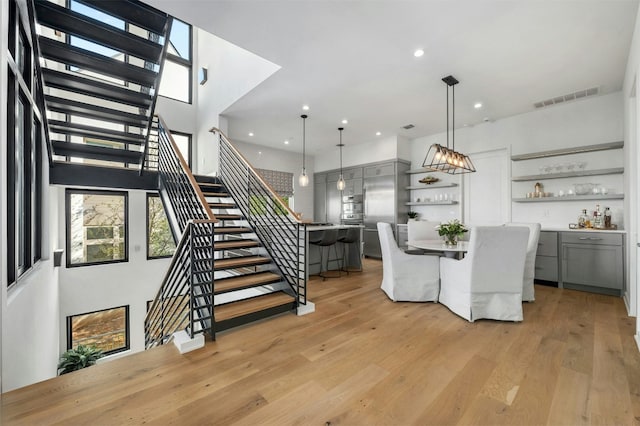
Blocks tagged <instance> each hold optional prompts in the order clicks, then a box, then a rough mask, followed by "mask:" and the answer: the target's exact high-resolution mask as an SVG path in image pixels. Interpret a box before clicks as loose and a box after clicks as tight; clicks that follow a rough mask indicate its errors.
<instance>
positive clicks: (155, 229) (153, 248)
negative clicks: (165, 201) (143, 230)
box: [147, 194, 176, 259]
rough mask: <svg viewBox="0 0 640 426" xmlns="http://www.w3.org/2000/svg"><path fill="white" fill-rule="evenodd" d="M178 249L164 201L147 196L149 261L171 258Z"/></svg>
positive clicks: (150, 195) (152, 195)
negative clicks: (163, 204)
mask: <svg viewBox="0 0 640 426" xmlns="http://www.w3.org/2000/svg"><path fill="white" fill-rule="evenodd" d="M175 249H176V244H175V242H174V241H173V234H172V233H171V229H170V228H169V221H168V220H167V216H166V214H165V212H164V207H163V206H162V201H160V197H159V196H158V195H156V194H147V259H156V258H160V257H171V256H173V252H174V251H175Z"/></svg>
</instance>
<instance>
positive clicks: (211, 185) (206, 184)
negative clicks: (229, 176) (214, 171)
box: [198, 182, 222, 189]
mask: <svg viewBox="0 0 640 426" xmlns="http://www.w3.org/2000/svg"><path fill="white" fill-rule="evenodd" d="M198 186H199V187H200V188H203V189H204V188H222V184H221V183H209V182H198Z"/></svg>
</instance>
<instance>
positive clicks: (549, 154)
mask: <svg viewBox="0 0 640 426" xmlns="http://www.w3.org/2000/svg"><path fill="white" fill-rule="evenodd" d="M623 147H624V142H623V141H619V142H609V143H601V144H597V145H587V146H579V147H575V148H564V149H554V150H551V151H540V152H532V153H531V154H520V155H513V156H511V161H522V160H533V159H535V158H547V157H557V156H560V155H570V154H580V153H583V152H595V151H606V150H609V149H620V148H623ZM409 172H410V171H409ZM407 173H408V172H407Z"/></svg>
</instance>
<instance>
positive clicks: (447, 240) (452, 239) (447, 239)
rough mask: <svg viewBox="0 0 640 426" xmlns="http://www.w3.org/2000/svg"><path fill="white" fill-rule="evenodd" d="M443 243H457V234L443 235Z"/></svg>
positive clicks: (450, 244) (453, 244)
mask: <svg viewBox="0 0 640 426" xmlns="http://www.w3.org/2000/svg"><path fill="white" fill-rule="evenodd" d="M444 243H445V244H446V245H448V246H455V245H457V244H458V236H457V235H445V236H444Z"/></svg>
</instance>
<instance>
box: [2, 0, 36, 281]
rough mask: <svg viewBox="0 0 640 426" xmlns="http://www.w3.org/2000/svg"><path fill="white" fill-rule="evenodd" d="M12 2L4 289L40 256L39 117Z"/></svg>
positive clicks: (26, 43)
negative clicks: (5, 280) (5, 274)
mask: <svg viewBox="0 0 640 426" xmlns="http://www.w3.org/2000/svg"><path fill="white" fill-rule="evenodd" d="M26 30H27V27H25V26H24V25H23V22H22V19H21V13H20V7H19V5H18V3H17V2H16V1H11V2H10V4H9V25H8V29H7V31H8V33H9V34H8V52H7V54H8V55H7V56H8V60H7V63H8V78H7V135H6V140H7V143H6V149H7V152H6V153H7V176H6V177H7V179H6V182H7V188H6V190H7V205H6V208H7V236H6V239H7V282H8V284H9V286H11V285H12V284H14V283H15V282H16V281H17V280H18V278H19V277H20V276H21V275H22V274H24V273H25V272H26V271H27V270H29V269H30V268H31V267H32V266H33V265H34V264H35V263H36V262H37V261H38V260H40V258H41V255H42V253H41V251H42V250H41V243H42V196H43V195H42V194H43V193H42V178H43V169H42V168H43V165H42V153H43V149H42V143H43V137H42V136H43V128H42V125H41V123H42V114H41V112H40V110H39V109H38V106H37V104H36V103H35V101H34V99H36V98H37V92H38V85H37V82H36V81H35V79H34V76H35V72H34V65H35V63H34V57H33V49H32V45H31V38H30V37H29V35H28V33H27V31H26Z"/></svg>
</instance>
